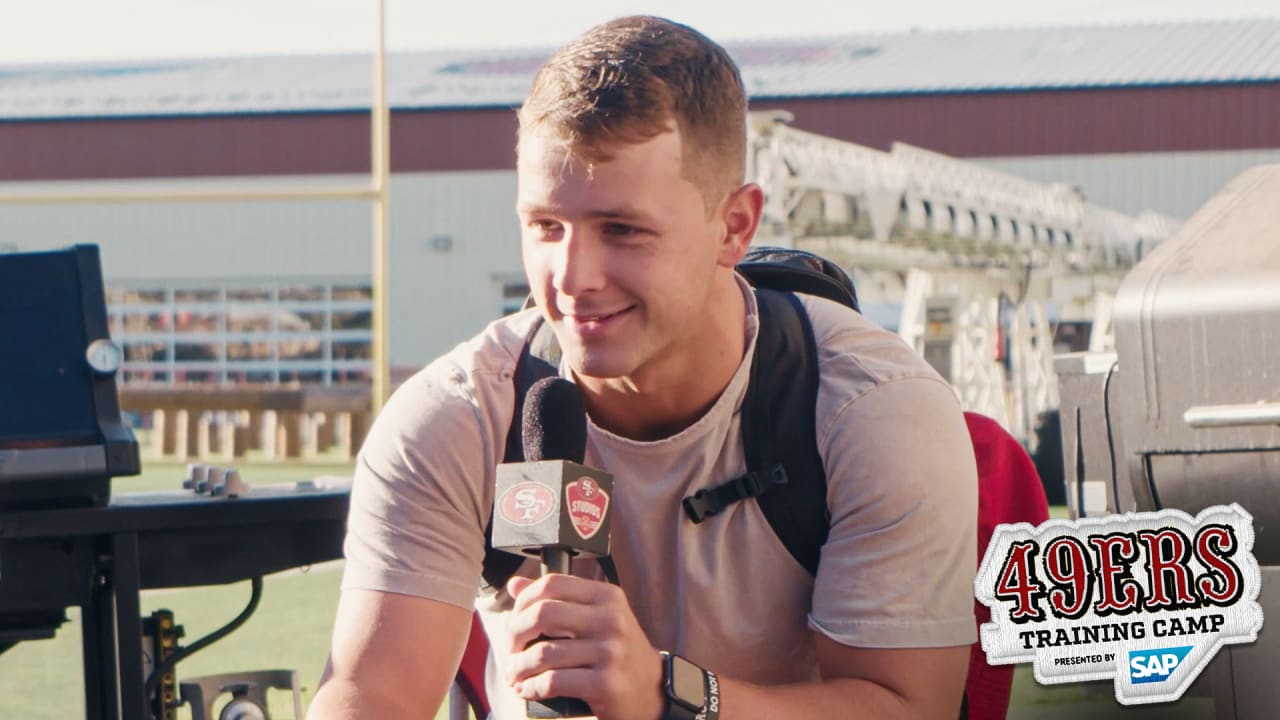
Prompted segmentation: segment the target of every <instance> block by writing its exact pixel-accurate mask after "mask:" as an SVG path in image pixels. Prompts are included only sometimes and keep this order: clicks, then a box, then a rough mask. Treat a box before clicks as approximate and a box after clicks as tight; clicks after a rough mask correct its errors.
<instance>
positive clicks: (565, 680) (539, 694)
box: [515, 668, 601, 705]
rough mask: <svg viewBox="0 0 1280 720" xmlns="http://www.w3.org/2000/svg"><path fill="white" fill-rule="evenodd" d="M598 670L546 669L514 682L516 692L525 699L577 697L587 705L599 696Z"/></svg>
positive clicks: (599, 679)
mask: <svg viewBox="0 0 1280 720" xmlns="http://www.w3.org/2000/svg"><path fill="white" fill-rule="evenodd" d="M600 681H601V678H600V672H599V671H598V670H593V669H589V668H561V669H557V670H548V671H546V672H544V673H540V674H538V675H535V676H533V677H530V678H526V679H524V680H520V681H519V682H517V683H516V684H515V691H516V694H517V695H519V696H520V697H521V698H524V699H525V700H546V699H547V698H554V697H572V698H579V699H581V700H582V701H584V702H586V703H587V704H588V705H590V704H591V701H592V700H593V699H595V698H597V697H599V692H600V689H601V684H600Z"/></svg>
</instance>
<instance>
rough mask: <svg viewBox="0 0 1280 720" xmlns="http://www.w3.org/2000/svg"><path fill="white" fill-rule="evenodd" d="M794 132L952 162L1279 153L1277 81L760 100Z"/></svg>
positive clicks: (1279, 89)
mask: <svg viewBox="0 0 1280 720" xmlns="http://www.w3.org/2000/svg"><path fill="white" fill-rule="evenodd" d="M752 108H753V109H768V108H785V109H787V110H790V111H791V112H793V113H794V114H795V121H794V122H793V123H792V124H793V125H794V126H795V127H797V128H800V129H803V130H809V131H812V132H816V133H819V134H822V135H828V136H831V137H836V138H840V139H842V140H848V141H851V142H856V143H858V144H861V145H868V146H870V147H876V148H881V149H887V148H888V147H889V146H890V145H891V144H892V143H894V142H906V143H909V144H912V145H919V146H921V147H925V148H929V149H930V150H936V151H938V152H941V153H945V154H948V155H954V156H957V157H973V156H1001V155H1072V154H1095V153H1119V152H1180V151H1189V150H1239V149H1248V148H1267V147H1280V83H1273V84H1254V85H1202V86H1179V87H1164V88H1125V89H1105V90H1103V89H1098V90H1059V91H1034V92H1016V93H1015V92H1008V93H982V94H978V93H963V94H951V95H908V96H900V95H894V96H879V97H859V98H828V99H812V98H810V99H799V100H797V99H777V100H770V101H757V102H754V103H753V104H752Z"/></svg>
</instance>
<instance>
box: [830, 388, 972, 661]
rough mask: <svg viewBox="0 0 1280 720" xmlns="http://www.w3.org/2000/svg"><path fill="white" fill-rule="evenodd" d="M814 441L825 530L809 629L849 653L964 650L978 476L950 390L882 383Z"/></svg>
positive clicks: (854, 400) (969, 625)
mask: <svg viewBox="0 0 1280 720" xmlns="http://www.w3.org/2000/svg"><path fill="white" fill-rule="evenodd" d="M818 431H819V436H818V439H819V447H820V448H821V449H822V450H823V457H824V459H825V462H826V471H827V478H828V480H827V482H828V487H827V502H828V507H829V508H830V510H831V531H830V535H829V537H828V540H827V543H826V545H825V546H824V547H823V549H822V556H821V561H820V564H819V568H818V574H817V577H816V579H815V583H814V595H813V607H812V611H811V614H810V616H809V625H810V627H811V628H812V629H814V630H816V631H818V632H821V633H823V634H824V635H826V636H827V637H829V638H831V639H832V640H835V641H836V642H839V643H841V644H844V645H851V646H857V647H885V648H889V647H945V646H954V645H967V644H970V643H972V642H974V640H976V638H977V630H976V625H975V621H974V615H973V579H974V575H975V572H976V566H977V547H976V546H977V537H976V535H977V471H976V470H975V465H974V457H973V446H972V443H971V441H970V439H969V435H968V430H967V429H966V427H965V423H964V417H963V415H962V413H961V410H960V407H959V404H958V403H957V401H956V399H955V396H954V394H953V392H952V390H951V389H950V387H948V386H947V385H946V384H945V383H943V382H942V381H941V379H937V378H933V377H928V376H907V377H899V378H896V379H890V380H885V381H881V382H880V383H879V384H877V385H875V386H874V387H872V388H871V389H869V390H867V391H866V392H863V393H861V394H859V395H857V396H855V397H853V398H851V399H850V400H849V401H848V402H847V403H845V404H844V405H843V406H842V407H839V408H838V410H837V411H836V412H835V413H834V414H833V415H832V416H831V419H830V422H829V424H828V425H827V426H826V427H825V428H824V427H823V426H822V425H820V426H819V428H818Z"/></svg>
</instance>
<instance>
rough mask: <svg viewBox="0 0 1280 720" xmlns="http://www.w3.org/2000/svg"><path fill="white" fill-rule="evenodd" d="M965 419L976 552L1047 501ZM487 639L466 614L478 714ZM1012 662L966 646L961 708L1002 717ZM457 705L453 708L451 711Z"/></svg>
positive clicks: (467, 680)
mask: <svg viewBox="0 0 1280 720" xmlns="http://www.w3.org/2000/svg"><path fill="white" fill-rule="evenodd" d="M964 419H965V424H966V425H968V427H969V436H970V437H971V438H972V440H973V452H974V457H975V458H976V459H977V464H978V558H977V561H976V562H975V564H974V569H975V571H976V569H977V565H978V564H979V563H981V562H982V554H983V553H984V552H985V551H986V548H987V543H988V542H990V541H991V534H992V533H993V532H994V531H995V527H996V525H1000V524H1004V523H1017V522H1027V523H1031V524H1032V525H1039V524H1040V523H1042V522H1044V521H1045V520H1048V519H1049V505H1048V502H1047V501H1046V500H1045V494H1044V487H1043V486H1042V485H1041V484H1040V476H1039V475H1037V474H1036V468H1035V465H1033V464H1032V462H1031V458H1030V457H1029V456H1028V455H1027V452H1026V450H1024V449H1023V448H1022V445H1021V444H1020V443H1019V442H1018V441H1017V440H1016V439H1015V438H1014V437H1013V436H1012V435H1010V434H1009V432H1008V431H1007V430H1005V429H1004V428H1002V427H1000V425H999V424H998V423H997V422H996V421H995V420H992V419H991V418H989V417H986V416H984V415H978V414H977V413H969V412H967V413H965V414H964ZM973 605H974V615H975V616H976V618H977V622H978V624H979V625H981V624H982V623H984V622H989V621H990V620H991V611H990V610H988V609H987V606H985V605H983V604H982V603H980V602H978V601H976V600H975V601H974V603H973ZM488 653H489V643H488V641H487V640H486V638H485V635H484V628H482V627H481V626H480V620H479V618H478V617H476V616H472V619H471V636H470V637H469V638H468V639H467V648H466V650H465V651H464V652H463V655H462V664H461V666H460V667H459V668H458V675H457V679H456V682H457V685H458V689H459V690H460V691H461V693H462V695H464V696H465V697H466V701H467V703H468V704H469V705H470V706H471V710H472V712H474V713H475V715H476V717H477V718H480V719H481V720H484V718H486V717H488V715H489V701H488V699H487V698H486V696H485V692H484V669H485V660H486V658H487V656H488ZM1013 669H1014V666H1012V665H989V664H987V658H986V654H985V653H983V652H982V644H981V643H980V642H975V643H974V644H973V645H972V646H971V647H970V648H969V674H968V676H967V677H966V678H965V713H966V715H965V716H966V717H967V718H968V720H1003V719H1004V717H1005V715H1006V714H1007V712H1008V710H1009V692H1010V690H1011V689H1012V687H1013ZM458 710H461V713H460V714H459V713H458V712H457V711H458ZM465 713H466V708H465V707H455V708H454V713H453V715H452V717H453V718H455V720H457V718H460V717H465Z"/></svg>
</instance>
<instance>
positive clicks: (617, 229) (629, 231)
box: [604, 223, 640, 237]
mask: <svg viewBox="0 0 1280 720" xmlns="http://www.w3.org/2000/svg"><path fill="white" fill-rule="evenodd" d="M604 232H605V234H606V235H612V236H614V237H626V236H628V235H634V234H636V233H638V232H640V230H639V229H638V228H635V227H632V226H631V225H624V224H622V223H608V224H606V225H605V226H604Z"/></svg>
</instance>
